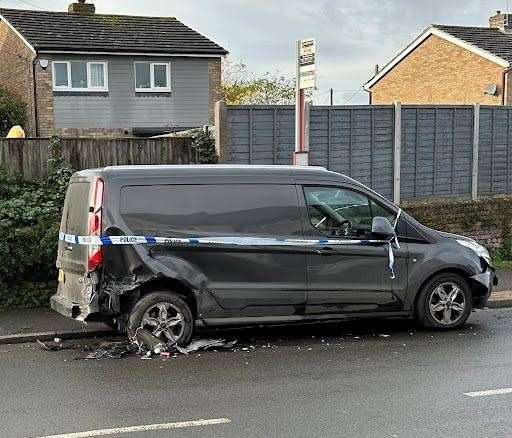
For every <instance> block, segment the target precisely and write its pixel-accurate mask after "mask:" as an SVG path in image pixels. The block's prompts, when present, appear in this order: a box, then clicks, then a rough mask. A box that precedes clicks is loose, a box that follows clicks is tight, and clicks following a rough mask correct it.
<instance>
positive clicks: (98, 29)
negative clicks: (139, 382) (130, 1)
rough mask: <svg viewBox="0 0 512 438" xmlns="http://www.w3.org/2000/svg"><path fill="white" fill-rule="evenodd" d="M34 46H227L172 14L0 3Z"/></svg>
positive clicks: (144, 49) (153, 49)
mask: <svg viewBox="0 0 512 438" xmlns="http://www.w3.org/2000/svg"><path fill="white" fill-rule="evenodd" d="M0 15H1V16H3V17H4V18H5V19H6V20H7V21H8V22H9V23H10V24H11V25H12V26H13V27H14V28H15V29H16V30H17V31H18V32H20V33H21V34H22V35H23V37H24V38H25V39H26V40H27V41H28V42H29V43H30V44H31V45H32V46H33V47H34V48H35V49H36V50H62V51H72V50H80V51H87V52H93V51H95V52H96V51H97V52H113V51H115V52H141V53H166V54H184V53H187V54H205V55H225V54H227V53H228V52H227V50H226V49H224V48H223V47H221V46H219V45H218V44H216V43H214V42H213V41H211V40H209V39H208V38H206V37H204V36H203V35H201V34H199V33H197V32H196V31H194V30H192V29H191V28H189V27H187V26H185V25H184V24H183V23H181V22H180V21H178V20H177V19H176V18H173V17H134V16H128V15H101V14H96V15H79V14H70V13H68V12H47V11H32V10H21V9H3V8H0Z"/></svg>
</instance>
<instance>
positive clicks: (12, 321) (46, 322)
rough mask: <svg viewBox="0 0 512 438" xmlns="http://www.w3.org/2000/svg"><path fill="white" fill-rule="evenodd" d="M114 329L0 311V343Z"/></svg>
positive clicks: (503, 300) (506, 299) (504, 294)
mask: <svg viewBox="0 0 512 438" xmlns="http://www.w3.org/2000/svg"><path fill="white" fill-rule="evenodd" d="M498 278H499V285H498V286H497V287H496V289H495V290H494V291H493V293H492V295H491V298H490V299H489V301H488V303H487V306H488V307H489V308H491V309H498V308H503V307H512V270H507V271H498ZM115 334H116V332H115V331H114V330H113V329H111V328H110V327H108V326H107V325H105V324H103V323H100V322H89V323H87V324H83V323H81V322H78V321H74V320H72V319H69V318H65V317H64V316H62V315H60V314H58V313H57V312H54V311H53V310H52V309H50V308H46V307H45V308H38V309H16V310H0V345H1V344H16V343H25V342H34V341H36V340H38V339H39V340H40V341H49V340H53V339H54V338H60V339H80V338H94V337H107V336H112V335H115Z"/></svg>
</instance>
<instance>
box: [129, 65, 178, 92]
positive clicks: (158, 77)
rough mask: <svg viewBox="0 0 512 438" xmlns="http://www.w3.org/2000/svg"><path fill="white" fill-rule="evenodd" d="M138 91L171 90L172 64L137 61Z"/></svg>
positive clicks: (136, 89)
mask: <svg viewBox="0 0 512 438" xmlns="http://www.w3.org/2000/svg"><path fill="white" fill-rule="evenodd" d="M134 71H135V91H136V92H139V93H140V92H142V93H144V92H159V91H160V92H169V91H171V65H170V64H169V63H168V62H144V61H135V66H134Z"/></svg>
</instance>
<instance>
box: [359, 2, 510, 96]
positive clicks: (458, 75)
mask: <svg viewBox="0 0 512 438" xmlns="http://www.w3.org/2000/svg"><path fill="white" fill-rule="evenodd" d="M489 23H490V26H489V27H464V26H447V25H435V24H434V25H431V26H430V27H429V28H427V29H426V30H425V31H424V32H423V33H422V34H421V35H420V36H418V37H417V38H416V39H415V40H414V41H413V42H411V44H409V45H408V46H407V47H406V48H405V49H404V50H402V51H401V52H400V53H399V54H398V55H397V56H395V57H394V58H393V59H392V60H391V61H390V62H389V63H388V64H387V65H386V66H384V67H383V68H382V69H378V70H377V71H376V74H375V76H374V77H373V78H371V79H370V80H369V81H368V82H367V83H366V84H365V85H364V88H365V89H366V90H367V91H368V92H369V93H370V103H371V104H376V105H378V104H390V103H393V102H402V103H404V104H473V103H480V104H486V105H512V83H511V81H512V72H509V71H510V68H511V63H512V14H502V13H501V12H500V11H498V12H497V13H496V15H494V16H492V17H491V18H490V19H489Z"/></svg>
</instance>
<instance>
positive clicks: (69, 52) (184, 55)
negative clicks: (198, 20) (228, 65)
mask: <svg viewBox="0 0 512 438" xmlns="http://www.w3.org/2000/svg"><path fill="white" fill-rule="evenodd" d="M39 53H41V54H45V53H48V54H59V55H111V56H147V57H151V56H153V57H157V56H158V57H165V58H176V57H179V58H224V57H225V56H227V54H225V55H224V54H208V53H148V52H99V51H86V50H65V49H62V50H39Z"/></svg>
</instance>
